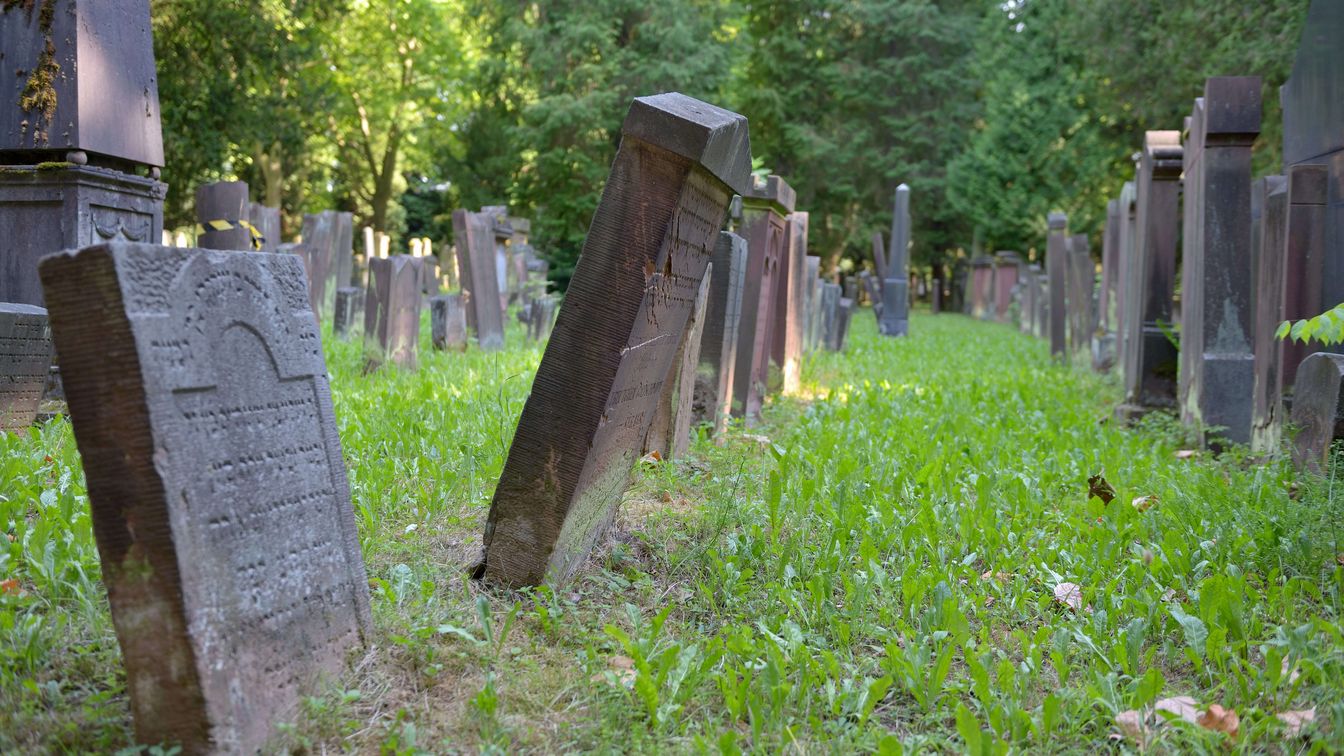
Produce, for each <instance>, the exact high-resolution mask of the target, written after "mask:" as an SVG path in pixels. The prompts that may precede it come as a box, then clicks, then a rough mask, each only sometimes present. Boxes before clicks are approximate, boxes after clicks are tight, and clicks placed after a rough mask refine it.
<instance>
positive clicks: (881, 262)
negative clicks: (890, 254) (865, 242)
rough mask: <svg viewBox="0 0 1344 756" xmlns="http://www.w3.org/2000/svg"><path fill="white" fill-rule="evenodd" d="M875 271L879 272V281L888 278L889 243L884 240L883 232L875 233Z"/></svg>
mask: <svg viewBox="0 0 1344 756" xmlns="http://www.w3.org/2000/svg"><path fill="white" fill-rule="evenodd" d="M873 270H876V271H877V280H879V281H884V280H886V278H887V243H886V241H885V240H883V239H882V232H881V231H874V232H873Z"/></svg>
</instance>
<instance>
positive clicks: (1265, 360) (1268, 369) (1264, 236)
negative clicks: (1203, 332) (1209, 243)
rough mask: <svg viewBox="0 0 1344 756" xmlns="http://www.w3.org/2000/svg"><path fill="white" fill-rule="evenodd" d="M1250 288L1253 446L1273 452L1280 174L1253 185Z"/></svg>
mask: <svg viewBox="0 0 1344 756" xmlns="http://www.w3.org/2000/svg"><path fill="white" fill-rule="evenodd" d="M1251 207H1252V210H1251V215H1252V219H1251V233H1252V239H1251V264H1252V266H1253V268H1252V272H1253V274H1254V276H1255V285H1254V286H1253V287H1252V288H1251V311H1252V314H1253V315H1254V317H1253V319H1252V321H1251V322H1252V325H1253V328H1254V329H1255V332H1254V333H1253V334H1252V335H1251V339H1252V342H1251V344H1252V347H1253V349H1254V353H1255V384H1254V385H1255V393H1254V394H1253V396H1252V403H1251V449H1252V450H1254V451H1258V452H1273V451H1276V450H1277V449H1278V446H1279V438H1280V436H1282V435H1283V421H1284V411H1283V371H1282V363H1281V360H1282V359H1283V342H1281V341H1279V340H1278V339H1277V338H1275V331H1276V330H1277V329H1278V327H1279V323H1280V322H1282V321H1283V275H1284V269H1285V265H1284V263H1285V257H1284V256H1285V254H1286V253H1287V250H1288V244H1287V236H1288V187H1287V181H1286V179H1285V177H1283V176H1266V177H1264V178H1261V179H1258V180H1257V181H1256V182H1255V184H1254V185H1253V186H1252V187H1251Z"/></svg>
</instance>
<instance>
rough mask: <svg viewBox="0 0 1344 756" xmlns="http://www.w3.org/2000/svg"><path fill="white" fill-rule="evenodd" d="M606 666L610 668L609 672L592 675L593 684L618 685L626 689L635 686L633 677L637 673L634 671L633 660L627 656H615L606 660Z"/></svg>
mask: <svg viewBox="0 0 1344 756" xmlns="http://www.w3.org/2000/svg"><path fill="white" fill-rule="evenodd" d="M607 666H609V667H611V672H612V673H614V674H608V673H605V672H599V673H597V674H595V675H593V680H594V681H595V682H606V683H613V684H615V683H619V684H620V685H623V686H625V687H627V688H629V687H631V686H633V685H634V684H635V677H636V676H637V675H638V673H637V672H636V671H635V660H634V659H631V658H630V657H628V656H621V655H619V654H618V655H616V656H613V657H611V658H610V659H608V660H607Z"/></svg>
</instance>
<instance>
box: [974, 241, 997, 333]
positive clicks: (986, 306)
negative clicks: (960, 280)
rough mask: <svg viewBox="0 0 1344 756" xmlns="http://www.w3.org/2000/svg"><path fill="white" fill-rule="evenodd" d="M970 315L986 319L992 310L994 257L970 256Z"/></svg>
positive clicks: (991, 314)
mask: <svg viewBox="0 0 1344 756" xmlns="http://www.w3.org/2000/svg"><path fill="white" fill-rule="evenodd" d="M969 304H970V308H971V311H970V315H971V317H975V318H979V319H981V320H988V319H989V318H990V317H992V316H993V312H994V258H992V257H990V256H989V255H976V256H975V257H973V258H971V301H970V303H969Z"/></svg>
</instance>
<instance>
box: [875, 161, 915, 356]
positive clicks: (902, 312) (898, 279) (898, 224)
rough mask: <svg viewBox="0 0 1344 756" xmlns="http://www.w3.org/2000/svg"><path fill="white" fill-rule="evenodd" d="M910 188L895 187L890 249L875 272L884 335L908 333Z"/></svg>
mask: <svg viewBox="0 0 1344 756" xmlns="http://www.w3.org/2000/svg"><path fill="white" fill-rule="evenodd" d="M909 268H910V187H908V186H906V185H905V184H901V185H900V186H898V187H896V201H895V204H894V207H893V212H892V216H891V249H890V250H889V251H888V252H887V265H886V270H885V271H879V272H878V278H879V279H880V285H881V287H882V291H883V297H882V300H881V302H882V317H881V319H880V322H879V326H880V329H879V330H880V331H881V332H882V333H883V334H884V335H886V336H905V335H907V334H909V333H910V279H909V274H910V271H909Z"/></svg>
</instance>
